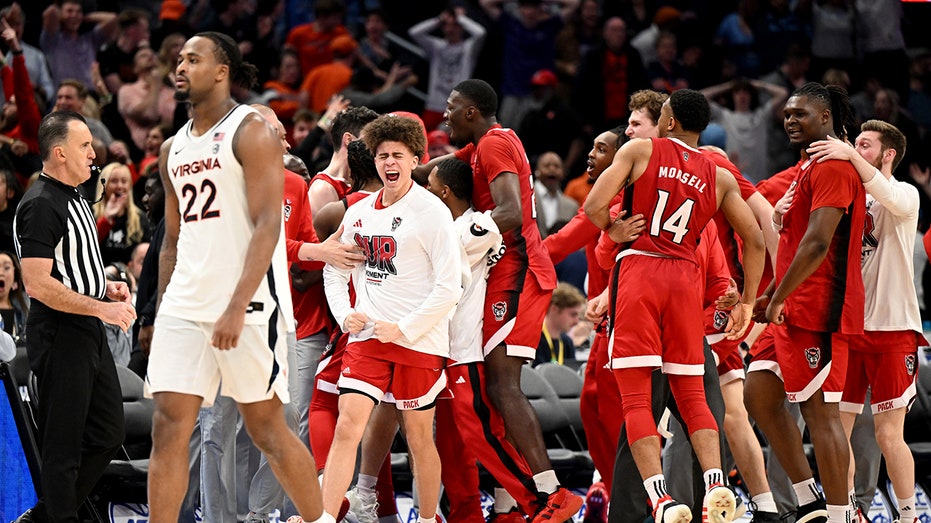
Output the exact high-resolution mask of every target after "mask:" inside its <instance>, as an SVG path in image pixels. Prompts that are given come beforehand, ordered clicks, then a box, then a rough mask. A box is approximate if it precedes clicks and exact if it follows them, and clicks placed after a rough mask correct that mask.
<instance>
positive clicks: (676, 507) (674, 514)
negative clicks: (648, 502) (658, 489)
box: [653, 495, 692, 523]
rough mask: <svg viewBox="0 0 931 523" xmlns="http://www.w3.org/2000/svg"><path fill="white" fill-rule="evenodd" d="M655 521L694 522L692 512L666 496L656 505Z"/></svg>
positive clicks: (666, 522)
mask: <svg viewBox="0 0 931 523" xmlns="http://www.w3.org/2000/svg"><path fill="white" fill-rule="evenodd" d="M653 519H654V521H656V523H689V521H692V510H691V509H690V508H689V507H687V506H685V505H683V504H682V503H679V502H677V501H675V500H673V499H672V498H671V497H670V496H669V495H666V496H664V497H663V499H661V500H660V501H659V503H658V504H657V505H656V509H655V510H654V511H653Z"/></svg>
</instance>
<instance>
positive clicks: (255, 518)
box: [243, 511, 268, 523]
mask: <svg viewBox="0 0 931 523" xmlns="http://www.w3.org/2000/svg"><path fill="white" fill-rule="evenodd" d="M243 523H268V514H259V513H257V512H252V511H250V512H249V515H248V516H246V519H244V520H243Z"/></svg>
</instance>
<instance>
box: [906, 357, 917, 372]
mask: <svg viewBox="0 0 931 523" xmlns="http://www.w3.org/2000/svg"><path fill="white" fill-rule="evenodd" d="M905 372H908V375H909V376H914V375H915V355H914V354H906V355H905Z"/></svg>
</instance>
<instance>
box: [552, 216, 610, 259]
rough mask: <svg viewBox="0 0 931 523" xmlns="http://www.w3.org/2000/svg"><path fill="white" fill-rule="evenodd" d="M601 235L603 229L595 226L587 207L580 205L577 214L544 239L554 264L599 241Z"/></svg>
mask: <svg viewBox="0 0 931 523" xmlns="http://www.w3.org/2000/svg"><path fill="white" fill-rule="evenodd" d="M600 235H601V229H599V228H598V227H596V226H595V224H594V223H592V222H591V220H589V219H588V216H586V215H585V209H584V208H582V207H579V210H578V212H576V214H575V216H573V217H572V219H571V220H569V223H567V224H566V225H564V226H563V228H562V229H559V231H558V232H556V233H554V234H551V235H549V236H547V237H546V238H544V239H543V246H544V247H546V251H547V252H548V253H549V255H550V261H551V262H553V265H556V264H557V263H559V262H561V261H563V260H565V259H566V256H569V255H570V254H572V253H573V252H575V251H577V250H579V249H581V248H583V247H585V246H586V245H588V244H589V243H591V242H595V241H598V237H599V236H600Z"/></svg>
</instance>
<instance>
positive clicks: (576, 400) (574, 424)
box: [535, 363, 588, 450]
mask: <svg viewBox="0 0 931 523" xmlns="http://www.w3.org/2000/svg"><path fill="white" fill-rule="evenodd" d="M535 370H536V371H537V372H538V373H540V375H542V376H543V378H545V379H546V381H547V383H549V384H550V386H551V387H553V390H554V391H556V396H557V397H559V403H560V404H561V405H562V407H563V411H564V412H565V413H566V416H568V418H569V429H570V431H571V433H572V435H573V439H574V441H572V442H571V446H572V448H573V449H574V450H587V449H588V444H587V442H586V441H585V429H584V427H583V426H582V414H581V410H580V398H581V396H582V376H580V375H579V374H578V373H576V371H574V370H572V369H571V368H569V367H566V366H563V365H558V364H556V363H543V364H541V365H539V366H537V367H536V368H535Z"/></svg>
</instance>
